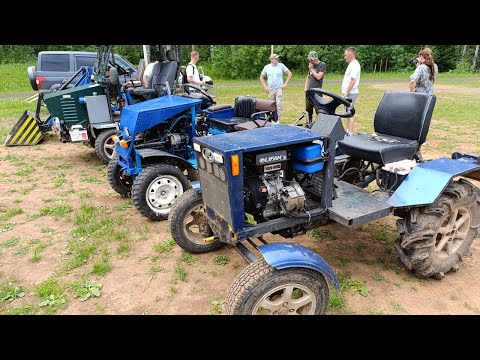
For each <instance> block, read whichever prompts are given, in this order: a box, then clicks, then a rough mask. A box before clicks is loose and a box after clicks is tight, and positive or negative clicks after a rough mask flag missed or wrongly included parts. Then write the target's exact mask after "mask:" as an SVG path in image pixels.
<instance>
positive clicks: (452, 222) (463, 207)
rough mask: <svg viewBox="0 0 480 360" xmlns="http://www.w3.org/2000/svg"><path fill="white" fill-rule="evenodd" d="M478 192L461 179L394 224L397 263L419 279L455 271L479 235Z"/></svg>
mask: <svg viewBox="0 0 480 360" xmlns="http://www.w3.org/2000/svg"><path fill="white" fill-rule="evenodd" d="M479 225H480V191H479V190H478V189H477V188H476V187H475V186H474V185H472V184H471V183H470V182H468V181H466V180H464V179H460V180H459V181H454V182H452V183H451V184H450V185H448V186H447V188H446V189H445V191H444V192H443V193H442V195H441V196H440V197H439V198H438V200H437V201H436V202H435V203H433V204H432V205H429V206H426V207H422V208H416V209H413V210H411V211H410V212H408V213H407V216H406V217H405V218H404V219H399V220H397V227H398V230H399V232H400V237H399V238H398V239H397V241H396V242H395V248H396V250H397V252H398V254H399V257H400V260H401V261H402V262H403V264H404V265H405V266H406V267H407V268H409V269H410V270H413V271H415V274H416V275H417V276H419V277H424V278H426V277H434V278H436V279H439V280H440V279H442V278H443V276H444V275H445V274H446V273H447V272H449V271H451V270H452V271H456V270H457V269H458V263H459V262H460V261H461V260H462V257H463V256H465V255H468V254H469V253H470V246H471V245H472V243H473V240H474V239H475V238H476V237H477V236H478V235H479Z"/></svg>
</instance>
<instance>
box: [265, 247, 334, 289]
mask: <svg viewBox="0 0 480 360" xmlns="http://www.w3.org/2000/svg"><path fill="white" fill-rule="evenodd" d="M258 250H259V251H260V253H261V254H262V256H263V258H264V259H265V261H266V262H267V263H268V265H270V266H271V267H273V268H275V269H279V270H280V269H288V268H292V267H301V268H307V269H312V270H315V271H318V272H319V273H321V274H322V275H323V276H325V277H326V278H327V279H328V280H329V281H330V283H331V284H332V285H333V286H334V287H335V289H336V290H337V291H340V284H339V282H338V278H337V275H336V274H335V271H333V269H332V268H331V267H330V265H328V263H327V262H326V261H325V260H323V259H322V257H321V256H320V255H318V254H317V253H315V252H313V251H312V250H310V249H308V248H306V247H305V246H302V245H297V244H291V243H272V244H266V245H262V246H259V247H258Z"/></svg>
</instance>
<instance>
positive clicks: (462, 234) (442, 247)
mask: <svg viewBox="0 0 480 360" xmlns="http://www.w3.org/2000/svg"><path fill="white" fill-rule="evenodd" d="M470 224H471V214H470V211H469V210H468V209H467V208H464V207H459V208H457V209H455V210H454V211H453V212H452V213H451V214H450V215H448V216H447V218H446V219H445V220H444V221H443V223H442V225H441V226H440V228H439V229H438V231H437V234H436V235H435V253H436V254H437V256H438V257H439V258H440V259H445V258H447V257H449V256H450V255H452V254H454V253H455V252H456V251H457V250H458V248H459V247H460V246H461V245H462V243H463V241H464V240H465V238H466V237H467V234H468V231H469V229H470Z"/></svg>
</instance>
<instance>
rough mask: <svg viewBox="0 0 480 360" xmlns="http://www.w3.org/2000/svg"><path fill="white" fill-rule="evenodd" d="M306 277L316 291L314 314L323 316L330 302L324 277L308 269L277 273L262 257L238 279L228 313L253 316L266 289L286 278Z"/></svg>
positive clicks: (228, 295) (228, 297) (231, 295)
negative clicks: (259, 298) (282, 277)
mask: <svg viewBox="0 0 480 360" xmlns="http://www.w3.org/2000/svg"><path fill="white" fill-rule="evenodd" d="M287 274H288V275H289V276H296V277H303V278H304V279H308V282H309V285H310V288H311V289H312V290H314V291H317V292H318V293H317V294H316V296H317V307H316V310H315V315H322V314H324V313H325V309H326V307H327V304H328V300H329V289H328V285H327V282H326V281H325V278H324V276H323V275H322V274H320V273H319V272H317V271H314V270H311V269H307V268H298V267H296V268H287V269H281V270H276V269H274V268H273V267H271V266H270V265H268V264H267V262H266V261H265V259H263V258H259V259H257V260H256V261H254V262H253V263H251V264H249V265H248V266H247V267H246V268H245V269H243V270H242V272H241V273H240V274H238V276H237V277H236V278H235V280H234V281H233V284H232V285H231V286H230V289H229V291H228V294H227V301H226V310H227V314H229V315H250V314H252V312H253V309H254V306H255V304H256V301H258V299H255V297H256V296H261V295H262V294H264V293H265V292H266V291H265V289H264V288H265V286H268V285H269V283H275V280H276V279H278V278H279V277H280V276H283V275H287Z"/></svg>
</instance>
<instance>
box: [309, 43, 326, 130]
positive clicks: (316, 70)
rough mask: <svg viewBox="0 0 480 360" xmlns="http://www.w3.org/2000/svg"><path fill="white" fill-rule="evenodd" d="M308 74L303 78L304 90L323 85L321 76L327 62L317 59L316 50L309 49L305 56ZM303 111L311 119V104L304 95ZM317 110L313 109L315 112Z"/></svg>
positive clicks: (323, 73)
mask: <svg viewBox="0 0 480 360" xmlns="http://www.w3.org/2000/svg"><path fill="white" fill-rule="evenodd" d="M307 60H308V74H307V78H306V79H305V92H306V91H307V90H309V89H313V88H321V87H322V86H323V76H324V75H325V71H326V69H327V64H325V63H324V62H323V61H320V60H319V59H318V55H317V52H316V51H310V52H309V53H308V56H307ZM305 111H306V112H307V113H308V119H309V121H312V116H313V104H312V103H311V102H310V100H308V98H307V97H305ZM316 113H317V110H316V109H315V114H316Z"/></svg>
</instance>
